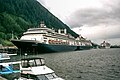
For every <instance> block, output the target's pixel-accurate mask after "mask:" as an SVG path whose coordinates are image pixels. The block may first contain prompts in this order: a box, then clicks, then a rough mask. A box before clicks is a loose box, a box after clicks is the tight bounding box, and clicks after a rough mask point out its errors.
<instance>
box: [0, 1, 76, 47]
mask: <svg viewBox="0 0 120 80" xmlns="http://www.w3.org/2000/svg"><path fill="white" fill-rule="evenodd" d="M40 21H44V23H45V24H46V26H47V27H49V28H54V29H64V28H66V29H67V31H68V33H70V34H71V35H73V36H74V37H76V36H78V35H77V34H76V33H75V32H73V31H72V30H71V29H70V28H69V27H68V26H67V25H66V24H64V23H63V22H62V21H60V20H59V19H58V18H57V17H55V16H54V15H53V14H51V13H50V12H49V11H48V10H47V9H46V8H44V7H43V6H42V5H41V4H40V3H39V2H37V1H36V0H0V42H1V43H2V44H3V45H10V43H9V40H10V39H11V36H12V33H13V34H14V35H15V36H14V37H18V38H19V37H21V35H22V33H23V32H24V31H26V30H27V29H28V28H30V27H35V26H38V25H39V23H40Z"/></svg>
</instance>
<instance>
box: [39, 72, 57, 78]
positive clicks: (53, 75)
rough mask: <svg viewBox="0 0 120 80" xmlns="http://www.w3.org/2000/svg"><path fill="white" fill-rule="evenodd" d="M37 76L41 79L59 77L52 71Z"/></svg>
mask: <svg viewBox="0 0 120 80" xmlns="http://www.w3.org/2000/svg"><path fill="white" fill-rule="evenodd" d="M37 77H38V78H39V79H43V80H51V79H55V78H58V76H57V75H56V74H55V73H50V74H45V75H38V76H37Z"/></svg>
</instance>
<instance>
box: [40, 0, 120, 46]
mask: <svg viewBox="0 0 120 80" xmlns="http://www.w3.org/2000/svg"><path fill="white" fill-rule="evenodd" d="M39 2H40V3H42V4H43V5H44V6H45V7H46V8H47V9H48V10H49V11H50V12H51V13H53V14H54V15H55V16H56V17H58V18H59V19H60V20H62V21H63V22H64V23H65V24H67V25H68V26H69V27H70V28H71V29H72V30H74V31H75V32H76V33H78V34H81V35H82V36H83V37H85V38H87V39H90V40H92V41H93V42H96V43H98V44H100V43H101V42H102V41H103V40H106V41H107V42H110V43H111V44H119V45H120V0H39Z"/></svg>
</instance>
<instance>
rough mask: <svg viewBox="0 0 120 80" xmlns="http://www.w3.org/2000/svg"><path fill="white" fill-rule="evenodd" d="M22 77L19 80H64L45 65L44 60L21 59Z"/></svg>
mask: <svg viewBox="0 0 120 80" xmlns="http://www.w3.org/2000/svg"><path fill="white" fill-rule="evenodd" d="M20 70H21V77H20V78H19V79H18V80H64V79H62V78H60V77H58V76H57V75H56V74H55V72H54V71H53V70H52V69H50V68H49V67H47V66H46V65H45V61H44V59H43V58H26V59H21V65H20Z"/></svg>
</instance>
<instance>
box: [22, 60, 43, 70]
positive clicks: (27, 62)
mask: <svg viewBox="0 0 120 80" xmlns="http://www.w3.org/2000/svg"><path fill="white" fill-rule="evenodd" d="M42 65H45V61H44V59H31V60H22V67H25V68H27V67H35V66H42Z"/></svg>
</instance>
